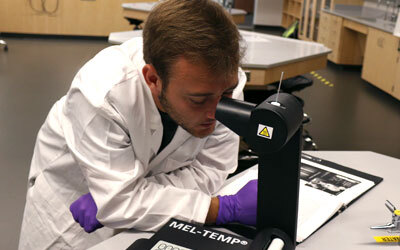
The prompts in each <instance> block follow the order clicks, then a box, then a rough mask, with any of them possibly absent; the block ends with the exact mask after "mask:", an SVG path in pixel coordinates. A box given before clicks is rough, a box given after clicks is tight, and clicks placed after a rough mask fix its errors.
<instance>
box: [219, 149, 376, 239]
mask: <svg viewBox="0 0 400 250" xmlns="http://www.w3.org/2000/svg"><path fill="white" fill-rule="evenodd" d="M300 168H301V170H300V194H299V211H298V213H299V214H298V221H297V239H296V241H297V242H298V243H300V242H302V241H304V240H305V239H306V238H307V237H309V236H310V235H311V234H312V233H313V232H315V231H316V230H317V229H318V228H319V227H321V226H322V225H323V224H324V223H326V222H327V221H328V220H329V219H331V218H332V217H333V216H334V215H335V214H337V213H339V212H341V211H343V210H344V209H345V208H346V207H348V206H349V205H350V204H351V203H352V202H354V201H355V200H357V199H358V198H359V197H361V196H362V195H363V194H365V193H366V192H367V191H368V190H370V189H371V188H373V187H374V186H376V185H377V184H379V183H380V182H381V181H382V180H383V179H382V178H381V177H378V176H374V175H371V174H368V173H365V172H361V171H358V170H355V169H352V168H350V167H345V166H342V165H339V164H337V163H334V162H331V161H327V160H324V159H320V158H317V157H314V156H311V155H308V154H304V153H303V154H302V156H301V167H300ZM257 177H258V166H257V165H255V166H253V167H251V168H249V169H247V170H245V171H243V172H242V173H240V174H239V175H238V176H234V177H232V178H230V179H228V180H227V181H226V183H225V185H224V186H223V187H222V188H221V190H220V191H219V192H218V195H228V194H234V193H236V192H237V191H238V190H239V189H241V188H242V187H243V186H244V185H245V184H246V183H247V182H248V181H250V180H253V179H257ZM228 228H229V229H231V230H235V231H236V232H239V233H244V234H245V235H246V236H247V237H250V238H251V236H252V235H254V233H248V232H247V233H246V232H245V231H246V230H247V229H239V227H235V226H233V227H228ZM236 229H238V230H236Z"/></svg>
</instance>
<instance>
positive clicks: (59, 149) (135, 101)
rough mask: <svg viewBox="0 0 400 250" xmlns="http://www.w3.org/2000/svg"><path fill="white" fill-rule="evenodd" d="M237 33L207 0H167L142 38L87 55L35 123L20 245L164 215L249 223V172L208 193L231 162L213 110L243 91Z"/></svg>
mask: <svg viewBox="0 0 400 250" xmlns="http://www.w3.org/2000/svg"><path fill="white" fill-rule="evenodd" d="M239 41H240V35H239V33H238V30H237V28H236V26H235V25H234V23H233V22H232V21H231V19H230V17H229V15H228V14H227V13H226V12H225V11H224V10H223V9H222V8H221V7H220V6H219V5H218V4H216V3H214V2H213V1H209V0H197V1H193V0H192V1H190V0H170V1H163V2H161V3H160V4H159V5H158V6H157V7H156V8H155V9H154V10H153V11H152V12H151V14H150V16H149V18H148V20H147V22H146V26H145V29H144V31H143V41H142V39H132V40H130V41H128V42H126V43H124V44H122V45H120V46H112V47H109V48H107V49H105V50H103V51H101V52H100V53H99V54H98V55H96V56H95V57H94V58H93V59H92V60H90V61H89V62H88V63H87V64H86V65H84V66H83V67H82V69H81V70H80V71H79V72H78V74H77V75H76V77H75V78H74V80H73V82H72V85H71V88H70V90H69V91H68V93H67V95H66V96H64V97H63V98H61V99H60V100H59V101H58V102H57V103H56V104H55V105H54V106H53V108H52V109H51V111H50V113H49V115H48V117H47V119H46V121H45V123H44V124H43V126H42V128H41V129H40V131H39V134H38V137H37V142H36V146H35V151H34V155H33V159H32V164H31V170H30V174H29V185H28V191H27V201H26V206H25V213H24V218H23V224H22V229H21V236H20V245H19V248H20V249H87V248H88V247H90V246H92V245H94V244H97V243H99V242H100V241H102V240H104V239H106V238H108V237H110V236H112V235H113V229H121V228H136V229H139V230H153V231H155V230H157V229H159V228H160V227H161V226H162V225H164V224H165V223H166V222H167V221H168V220H169V219H170V218H172V217H175V218H178V219H182V220H185V221H189V222H198V223H205V222H206V223H215V222H216V223H217V224H224V223H229V222H232V221H238V222H241V223H247V224H255V213H256V212H255V211H256V196H257V183H256V182H251V183H249V184H248V185H246V186H245V187H244V188H243V189H242V190H241V191H239V192H238V194H237V195H233V196H225V197H213V196H214V193H215V192H217V191H218V190H219V188H220V187H221V185H222V184H223V182H224V181H225V179H226V177H227V175H228V174H229V173H232V172H233V171H234V170H235V169H236V165H237V151H238V143H239V138H238V136H236V135H235V134H233V132H231V131H230V130H229V129H227V128H226V127H224V126H223V125H222V124H220V123H218V122H216V120H215V116H214V115H215V110H216V105H217V103H218V101H219V100H220V98H221V97H222V96H227V97H233V98H240V97H241V94H242V89H243V87H244V85H245V82H246V79H245V75H244V73H243V72H242V71H241V70H239V62H240V58H241V54H242V52H241V48H240V45H239ZM70 210H71V211H70ZM71 213H72V214H71ZM76 222H79V224H78V223H76ZM80 225H81V226H82V227H83V228H81V226H80ZM102 225H104V226H105V227H102ZM101 227H102V228H101ZM96 229H97V230H96ZM88 232H92V233H90V234H89V233H88Z"/></svg>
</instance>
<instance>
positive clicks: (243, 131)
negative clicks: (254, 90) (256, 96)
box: [215, 97, 256, 137]
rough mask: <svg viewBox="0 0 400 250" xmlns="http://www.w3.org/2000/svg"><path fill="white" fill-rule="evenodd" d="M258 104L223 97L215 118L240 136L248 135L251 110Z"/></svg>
mask: <svg viewBox="0 0 400 250" xmlns="http://www.w3.org/2000/svg"><path fill="white" fill-rule="evenodd" d="M255 106H256V104H254V103H250V102H245V101H240V100H236V99H232V98H227V97H222V98H221V100H220V101H219V103H218V105H217V110H216V112H215V118H216V119H217V120H218V121H220V122H221V123H222V124H224V125H225V126H227V127H228V128H229V129H231V130H232V131H233V132H235V133H236V134H238V135H240V136H244V137H246V136H247V132H248V130H249V129H248V128H249V119H250V115H251V111H252V110H253V109H254V107H255Z"/></svg>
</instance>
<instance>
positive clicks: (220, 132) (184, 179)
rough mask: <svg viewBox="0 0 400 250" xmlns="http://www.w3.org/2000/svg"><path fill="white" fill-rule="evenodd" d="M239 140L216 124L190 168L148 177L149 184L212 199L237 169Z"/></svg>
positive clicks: (223, 127)
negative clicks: (168, 186)
mask: <svg viewBox="0 0 400 250" xmlns="http://www.w3.org/2000/svg"><path fill="white" fill-rule="evenodd" d="M238 149H239V136H237V135H235V134H234V133H233V132H231V131H230V130H229V129H227V128H226V127H225V126H223V125H222V124H220V123H218V125H217V127H216V129H215V131H214V133H213V134H212V135H211V136H209V137H208V138H207V140H206V142H205V145H204V148H203V149H202V150H201V151H200V152H199V153H198V154H197V156H196V158H195V159H194V161H192V162H191V164H190V165H188V166H185V167H181V168H179V169H177V170H174V171H171V172H169V173H159V174H157V175H154V176H151V177H149V178H148V179H149V181H152V182H155V183H160V184H163V185H173V186H176V187H179V188H185V189H193V190H200V191H202V192H204V193H206V194H208V195H210V196H212V195H214V194H215V193H216V192H217V191H218V190H219V189H220V188H221V186H222V184H223V183H224V182H225V180H226V178H227V176H228V174H230V173H232V172H234V171H235V170H236V167H237V161H238Z"/></svg>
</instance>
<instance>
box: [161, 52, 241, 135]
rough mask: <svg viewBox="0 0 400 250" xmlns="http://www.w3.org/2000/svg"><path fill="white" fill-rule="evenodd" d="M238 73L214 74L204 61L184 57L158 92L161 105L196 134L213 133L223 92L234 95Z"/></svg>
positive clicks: (178, 121)
mask: <svg viewBox="0 0 400 250" xmlns="http://www.w3.org/2000/svg"><path fill="white" fill-rule="evenodd" d="M237 84H238V75H237V74H233V75H232V76H230V77H228V78H226V77H223V76H218V75H214V74H213V72H209V70H208V69H207V67H206V66H204V65H202V64H196V65H195V64H192V63H190V62H189V61H188V60H186V59H185V58H184V57H181V58H179V59H178V60H177V61H176V63H175V64H174V65H173V66H172V69H171V77H170V79H169V83H168V85H167V87H166V88H165V87H164V86H163V88H162V91H161V93H160V94H159V95H158V99H159V103H160V104H161V109H163V110H164V112H166V113H168V114H169V116H170V117H171V118H172V119H173V120H174V121H175V122H176V123H177V124H178V125H180V126H181V127H182V128H184V129H185V130H186V131H188V132H189V133H190V134H192V135H193V136H196V137H200V138H203V137H205V136H207V135H210V134H211V133H212V132H213V131H214V128H215V122H216V120H215V110H216V106H217V103H218V102H219V100H220V98H221V96H226V97H232V92H233V90H234V89H235V87H236V86H237Z"/></svg>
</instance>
